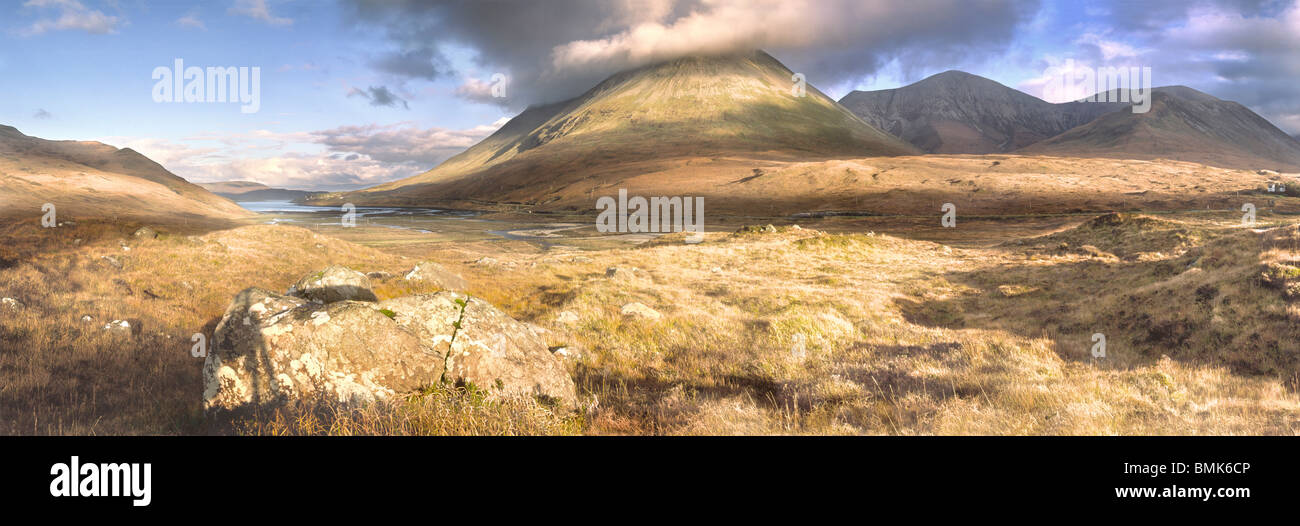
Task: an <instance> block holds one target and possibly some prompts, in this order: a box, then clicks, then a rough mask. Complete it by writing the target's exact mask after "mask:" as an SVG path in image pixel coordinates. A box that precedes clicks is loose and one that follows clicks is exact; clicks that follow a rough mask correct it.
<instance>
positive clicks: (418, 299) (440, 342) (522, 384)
mask: <svg viewBox="0 0 1300 526" xmlns="http://www.w3.org/2000/svg"><path fill="white" fill-rule="evenodd" d="M465 298H466V296H465V295H464V294H457V293H454V292H439V293H436V294H420V295H414V296H406V297H401V298H394V299H391V300H387V301H384V302H381V303H380V304H379V308H381V309H385V310H387V311H390V312H392V313H393V319H394V320H395V321H396V322H397V323H398V324H399V325H401V326H403V327H406V328H408V329H410V330H411V331H412V332H414V333H415V334H417V335H419V337H420V339H421V340H423V341H426V342H433V343H434V344H435V345H436V346H437V349H438V351H439V352H442V353H446V352H448V350H450V356H449V357H448V358H447V380H448V381H451V382H455V383H457V384H474V385H475V386H476V387H479V388H482V389H484V390H486V391H487V392H488V393H489V394H490V395H494V396H505V397H515V396H540V397H544V398H549V399H552V400H554V401H557V402H559V403H560V404H561V405H563V406H565V407H573V404H574V403H576V401H577V389H576V388H575V386H574V384H573V379H572V378H570V377H569V373H568V371H566V370H565V368H564V365H563V364H561V363H560V361H559V359H557V358H556V357H555V356H554V355H552V354H551V351H550V350H549V349H548V348H547V346H546V342H545V341H544V340H543V339H542V338H541V337H540V336H538V334H537V333H536V332H535V331H533V330H532V329H531V328H530V327H529V326H528V325H526V324H524V323H522V322H519V321H517V320H515V319H514V318H511V317H510V316H508V315H506V314H505V313H504V312H501V310H499V309H497V308H496V307H494V306H492V304H490V303H487V302H485V301H483V300H479V299H474V298H471V299H469V300H468V302H467V304H466V305H465V311H464V316H463V317H462V316H461V307H460V305H459V304H457V303H456V300H464V299H465ZM457 320H459V321H460V329H459V330H457V329H456V328H455V326H454V325H453V324H455V323H456V322H457ZM453 334H455V340H454V341H453V340H452V335H453Z"/></svg>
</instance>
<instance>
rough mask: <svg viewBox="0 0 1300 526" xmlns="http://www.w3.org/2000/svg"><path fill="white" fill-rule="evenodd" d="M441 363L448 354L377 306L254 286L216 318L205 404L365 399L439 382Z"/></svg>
mask: <svg viewBox="0 0 1300 526" xmlns="http://www.w3.org/2000/svg"><path fill="white" fill-rule="evenodd" d="M442 367H443V357H442V355H440V354H437V353H435V352H434V351H433V349H432V347H431V346H430V345H426V344H424V343H422V342H421V341H420V339H419V338H418V337H416V336H415V335H414V334H412V333H411V332H410V331H408V330H403V329H402V328H401V327H399V326H398V325H397V323H396V322H395V321H393V320H392V318H389V317H388V316H387V315H385V314H384V313H383V312H380V310H379V309H378V308H377V307H376V306H375V304H374V303H369V302H359V301H338V302H333V303H328V304H320V303H314V302H310V301H307V300H305V299H302V298H297V297H293V296H282V295H279V294H276V293H274V292H269V291H266V290H262V289H257V288H250V289H246V290H244V291H242V292H240V293H239V294H238V295H236V296H235V299H234V301H233V302H231V304H230V306H229V307H228V308H227V309H226V313H225V315H223V316H222V317H221V321H220V322H218V323H217V328H216V332H215V333H214V335H213V341H212V350H211V352H209V353H208V356H207V359H206V360H205V361H204V364H203V379H204V389H203V405H204V408H205V409H209V410H211V409H239V408H241V407H246V406H256V405H266V404H278V403H282V402H284V401H287V400H290V399H295V398H314V397H325V398H326V399H330V400H335V401H338V402H341V403H344V404H361V403H365V402H370V401H374V400H377V399H382V398H386V397H389V396H392V395H394V394H397V393H405V392H410V391H414V390H416V389H418V388H419V387H421V386H425V385H430V384H433V383H436V382H437V381H438V379H439V378H440V377H441V376H442Z"/></svg>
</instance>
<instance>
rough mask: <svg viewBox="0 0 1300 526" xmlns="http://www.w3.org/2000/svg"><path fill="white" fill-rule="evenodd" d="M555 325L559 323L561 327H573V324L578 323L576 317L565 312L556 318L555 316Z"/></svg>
mask: <svg viewBox="0 0 1300 526" xmlns="http://www.w3.org/2000/svg"><path fill="white" fill-rule="evenodd" d="M555 323H559V324H561V325H573V324H575V323H578V315H577V314H574V313H572V312H569V311H567V310H566V311H563V312H561V313H560V314H558V315H557V316H555Z"/></svg>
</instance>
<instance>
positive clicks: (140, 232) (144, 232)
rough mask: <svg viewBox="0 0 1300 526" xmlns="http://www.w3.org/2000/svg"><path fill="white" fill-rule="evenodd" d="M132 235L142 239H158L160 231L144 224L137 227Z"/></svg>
mask: <svg viewBox="0 0 1300 526" xmlns="http://www.w3.org/2000/svg"><path fill="white" fill-rule="evenodd" d="M131 237H138V238H141V239H157V238H158V232H157V231H155V230H154V229H152V228H149V227H147V226H142V227H140V228H138V229H136V231H135V232H132V233H131Z"/></svg>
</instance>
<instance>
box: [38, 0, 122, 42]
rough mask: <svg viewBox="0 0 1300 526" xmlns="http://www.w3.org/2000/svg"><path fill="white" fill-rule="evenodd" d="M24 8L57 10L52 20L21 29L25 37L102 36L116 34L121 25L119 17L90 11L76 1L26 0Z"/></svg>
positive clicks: (46, 19) (42, 19) (39, 21)
mask: <svg viewBox="0 0 1300 526" xmlns="http://www.w3.org/2000/svg"><path fill="white" fill-rule="evenodd" d="M23 7H24V8H27V9H31V10H38V11H47V10H57V11H58V15H57V16H55V17H53V18H40V19H37V20H36V22H33V23H32V25H30V26H28V27H27V28H26V29H23V30H22V31H21V33H22V34H23V35H25V36H34V35H43V34H45V33H48V32H50V31H65V30H81V31H85V32H87V33H91V34H96V35H104V34H111V33H117V30H118V28H119V27H120V26H121V24H122V23H123V20H122V18H121V17H117V16H112V15H107V14H104V12H103V11H100V10H97V9H90V8H88V7H86V6H85V5H84V4H82V3H81V2H79V1H77V0H28V1H27V2H25V3H24V4H23Z"/></svg>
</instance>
